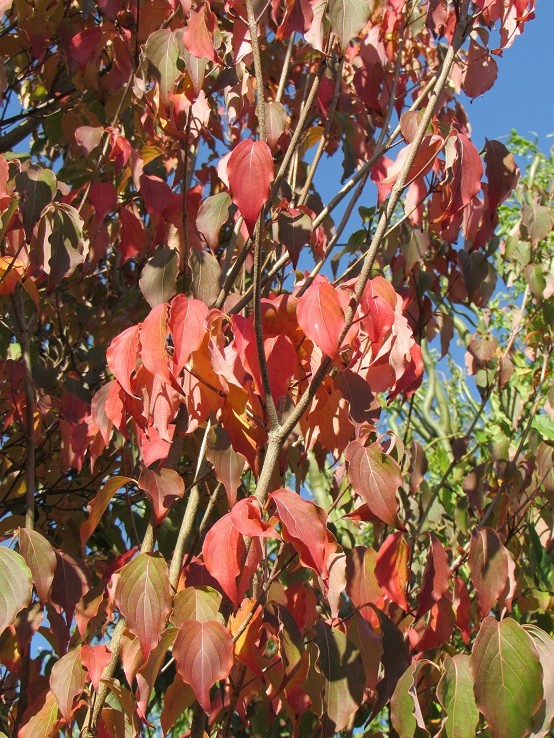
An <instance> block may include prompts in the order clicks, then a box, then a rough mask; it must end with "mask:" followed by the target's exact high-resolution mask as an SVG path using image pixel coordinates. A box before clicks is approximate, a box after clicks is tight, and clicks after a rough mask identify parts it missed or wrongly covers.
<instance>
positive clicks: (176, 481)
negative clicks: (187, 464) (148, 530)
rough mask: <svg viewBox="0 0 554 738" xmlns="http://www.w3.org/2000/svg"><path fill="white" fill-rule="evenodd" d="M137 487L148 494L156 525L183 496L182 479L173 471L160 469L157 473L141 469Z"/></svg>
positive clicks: (183, 486) (183, 484)
mask: <svg viewBox="0 0 554 738" xmlns="http://www.w3.org/2000/svg"><path fill="white" fill-rule="evenodd" d="M138 486H139V487H140V488H141V489H143V490H144V491H145V492H147V493H148V496H149V497H150V499H151V501H152V509H153V512H154V517H155V519H156V523H157V524H158V525H159V524H160V523H161V522H162V520H163V519H164V518H165V516H166V515H167V513H168V512H169V508H170V507H171V506H172V505H173V504H174V503H175V502H176V501H177V500H178V499H180V498H181V497H183V495H184V494H185V483H184V481H183V478H182V477H181V475H180V474H178V473H177V472H176V471H174V470H173V469H160V471H159V472H155V471H152V470H151V469H143V471H142V473H141V475H140V477H139V480H138Z"/></svg>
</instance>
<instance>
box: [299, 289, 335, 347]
mask: <svg viewBox="0 0 554 738" xmlns="http://www.w3.org/2000/svg"><path fill="white" fill-rule="evenodd" d="M298 323H299V324H300V327H301V328H302V330H303V331H304V333H305V334H306V336H307V337H308V338H309V339H310V341H312V342H313V343H314V344H315V345H316V346H318V347H319V348H320V349H321V350H322V351H323V352H324V353H325V354H327V356H330V357H331V358H332V359H334V360H335V361H339V359H340V357H339V336H340V334H341V332H342V329H343V328H344V324H345V320H344V312H343V309H342V306H341V302H340V300H339V296H338V293H337V290H336V289H335V288H334V287H332V286H331V284H330V283H329V280H328V279H327V277H322V276H318V277H316V278H315V279H314V281H313V282H312V284H311V285H310V286H309V287H308V289H307V290H306V292H304V294H303V295H302V297H300V298H299V300H298Z"/></svg>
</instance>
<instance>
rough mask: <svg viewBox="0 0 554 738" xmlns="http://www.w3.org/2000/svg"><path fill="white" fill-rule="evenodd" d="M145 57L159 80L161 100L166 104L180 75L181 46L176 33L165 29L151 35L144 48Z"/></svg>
mask: <svg viewBox="0 0 554 738" xmlns="http://www.w3.org/2000/svg"><path fill="white" fill-rule="evenodd" d="M144 55H145V56H146V58H147V59H148V61H149V62H150V66H151V68H152V72H153V74H154V75H155V76H156V77H157V79H158V84H159V87H160V98H161V101H162V102H163V103H165V102H166V101H167V98H168V95H169V94H170V93H171V92H173V87H174V85H175V80H176V79H177V77H178V76H179V74H180V72H179V68H178V66H177V60H178V58H179V44H178V43H177V40H176V38H175V34H174V32H173V31H170V30H169V28H163V29H161V30H160V31H154V33H151V34H150V36H149V37H148V41H147V42H146V45H145V47H144Z"/></svg>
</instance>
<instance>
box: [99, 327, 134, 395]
mask: <svg viewBox="0 0 554 738" xmlns="http://www.w3.org/2000/svg"><path fill="white" fill-rule="evenodd" d="M138 345H139V326H138V325H133V326H131V327H130V328H127V329H126V330H124V331H123V332H122V333H120V334H119V335H118V336H116V337H115V338H114V339H113V341H112V342H111V343H110V345H109V346H108V350H107V351H106V360H107V362H108V366H109V368H110V371H111V373H112V374H113V375H114V377H115V378H116V379H117V381H118V382H119V384H120V385H121V386H122V387H123V389H124V390H125V392H126V393H127V394H128V395H131V397H134V396H135V392H134V390H133V386H132V384H131V375H132V374H133V372H134V371H135V367H136V363H137V354H138Z"/></svg>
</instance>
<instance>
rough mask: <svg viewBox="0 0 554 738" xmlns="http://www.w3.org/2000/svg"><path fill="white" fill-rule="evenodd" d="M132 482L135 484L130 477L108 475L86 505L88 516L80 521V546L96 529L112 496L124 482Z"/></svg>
mask: <svg viewBox="0 0 554 738" xmlns="http://www.w3.org/2000/svg"><path fill="white" fill-rule="evenodd" d="M130 482H132V483H133V484H136V482H135V480H134V479H131V478H130V477H120V476H115V477H110V478H109V479H108V481H107V482H106V483H105V484H104V486H103V487H102V488H101V489H100V490H99V491H98V492H97V493H96V495H95V496H94V497H93V498H92V500H91V501H90V502H89V504H88V505H87V510H88V513H89V517H88V519H87V520H85V521H84V523H81V528H80V537H81V546H84V545H85V543H86V542H87V541H88V539H89V538H90V537H91V535H92V534H93V532H94V531H95V530H96V526H97V525H98V523H99V522H100V520H101V518H102V515H103V514H104V512H105V511H106V508H107V507H108V505H109V504H110V502H111V500H112V497H113V496H114V494H115V493H116V492H117V490H118V489H121V487H123V486H124V485H126V484H129V483H130Z"/></svg>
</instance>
